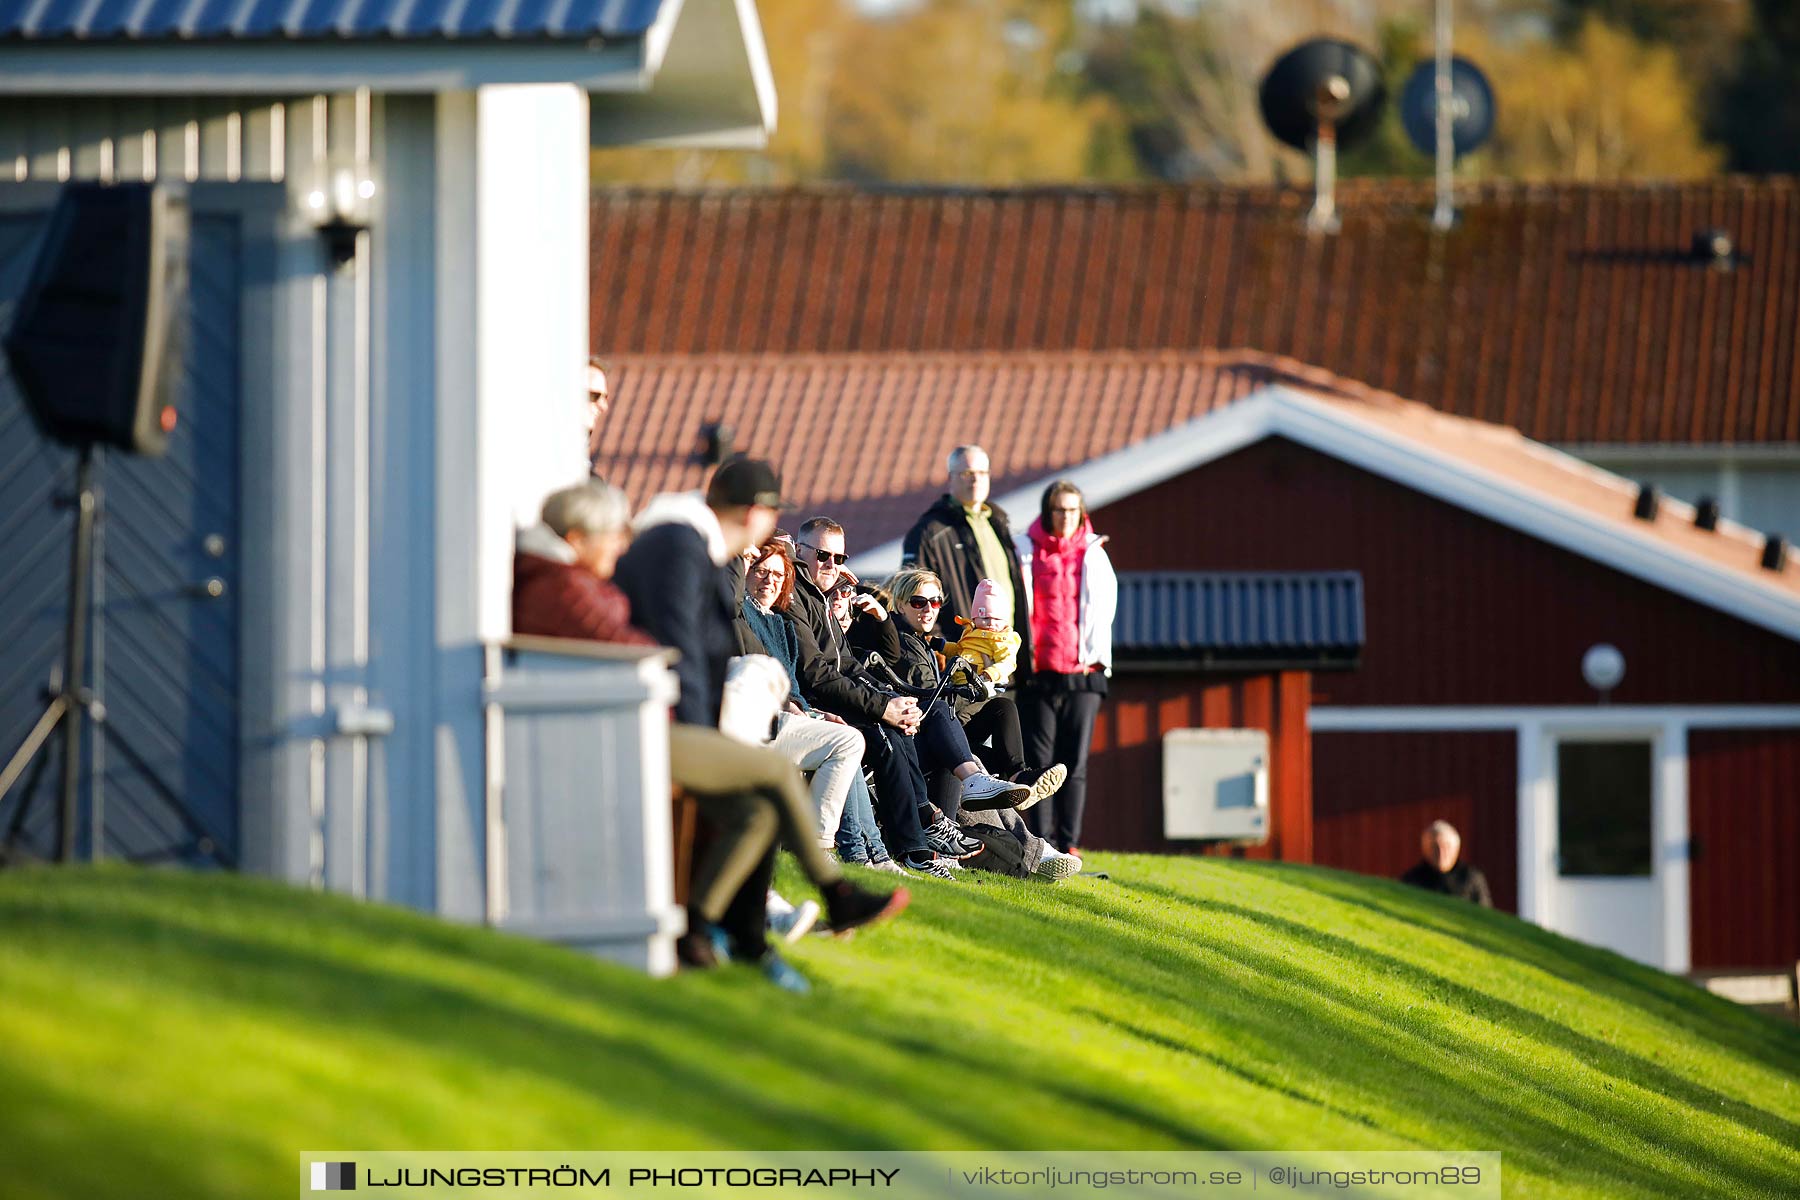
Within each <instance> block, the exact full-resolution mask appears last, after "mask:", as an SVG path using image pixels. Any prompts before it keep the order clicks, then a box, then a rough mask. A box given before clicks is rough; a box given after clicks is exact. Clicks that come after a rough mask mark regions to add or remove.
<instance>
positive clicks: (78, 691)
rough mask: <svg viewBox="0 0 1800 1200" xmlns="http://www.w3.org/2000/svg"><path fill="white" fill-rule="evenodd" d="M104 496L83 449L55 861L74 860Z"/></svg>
mask: <svg viewBox="0 0 1800 1200" xmlns="http://www.w3.org/2000/svg"><path fill="white" fill-rule="evenodd" d="M98 500H99V498H98V497H97V496H96V495H95V492H94V448H93V446H92V445H84V446H82V447H81V460H80V462H79V463H78V464H77V466H76V468H75V505H76V507H75V542H74V545H73V546H71V547H70V551H69V627H68V636H67V644H66V645H65V646H64V647H63V653H64V654H65V655H66V656H67V658H66V660H65V664H64V667H63V695H64V696H75V697H77V698H78V702H77V703H71V704H67V705H65V706H64V708H63V721H62V733H63V763H62V768H63V776H62V805H61V807H60V808H59V809H58V810H57V815H56V860H57V861H58V862H62V863H71V862H74V861H75V820H76V816H75V812H76V795H77V792H78V790H79V788H80V786H81V718H82V715H83V713H82V708H83V706H84V703H85V693H84V692H83V691H82V682H81V678H82V670H83V669H84V667H85V666H86V664H85V663H84V662H83V657H84V655H85V654H86V653H87V632H88V584H89V582H90V577H91V576H92V574H93V562H94V509H95V507H96V506H97V504H98Z"/></svg>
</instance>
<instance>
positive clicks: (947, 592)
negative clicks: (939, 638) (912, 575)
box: [900, 446, 1049, 766]
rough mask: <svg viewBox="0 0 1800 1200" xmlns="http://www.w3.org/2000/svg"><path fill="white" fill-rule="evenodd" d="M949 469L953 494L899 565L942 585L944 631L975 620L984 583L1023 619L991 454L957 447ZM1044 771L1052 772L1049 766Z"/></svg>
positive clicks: (924, 519)
mask: <svg viewBox="0 0 1800 1200" xmlns="http://www.w3.org/2000/svg"><path fill="white" fill-rule="evenodd" d="M945 466H946V467H947V468H948V470H949V474H950V487H949V490H948V491H946V492H945V493H944V494H943V495H942V496H940V497H939V498H938V501H937V503H936V504H933V505H932V506H931V507H930V508H928V509H926V510H925V513H924V515H923V516H921V517H920V518H919V519H918V520H917V521H916V522H914V524H913V527H912V528H911V529H909V530H907V531H906V537H905V538H904V539H902V541H901V543H900V565H901V566H905V567H920V568H922V569H924V570H927V571H930V572H931V573H932V574H934V575H936V576H937V577H938V578H939V579H941V580H943V581H944V614H943V619H942V621H941V622H940V624H941V625H942V627H943V628H945V629H955V628H956V618H957V617H962V618H963V619H965V620H969V621H972V620H974V618H975V589H976V588H978V587H980V586H981V581H982V580H983V579H991V580H992V581H993V584H994V587H995V588H996V589H997V591H998V593H999V595H998V598H997V601H996V603H997V604H998V606H999V607H1000V608H1001V609H1002V610H1003V611H1006V612H1010V613H1023V612H1024V611H1025V606H1026V604H1027V602H1028V599H1029V596H1030V593H1029V591H1028V590H1027V589H1026V587H1025V577H1024V569H1023V566H1022V565H1021V562H1020V551H1018V550H1017V549H1016V548H1015V545H1014V540H1013V532H1012V526H1011V525H1010V524H1009V523H1008V521H1007V519H1006V513H1005V511H1004V510H1003V509H1000V508H998V507H996V506H995V505H992V504H989V503H988V493H989V491H990V489H991V488H992V484H993V478H992V475H991V474H990V469H989V465H988V456H987V451H986V450H983V449H982V448H981V447H980V446H958V447H957V448H956V449H954V450H952V451H951V452H950V458H949V460H948V461H947V462H946V463H945ZM1018 625H1019V636H1020V637H1021V638H1022V639H1023V642H1022V644H1021V645H1020V646H1019V655H1018V662H1019V667H1018V669H1019V673H1020V674H1023V673H1025V672H1028V671H1030V670H1031V654H1032V650H1031V630H1030V629H1029V628H1027V627H1026V625H1025V623H1024V622H1023V621H1020V622H1018ZM1042 765H1044V766H1048V765H1049V762H1048V760H1046V761H1045V762H1044V763H1043V764H1042Z"/></svg>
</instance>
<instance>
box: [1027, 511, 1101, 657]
mask: <svg viewBox="0 0 1800 1200" xmlns="http://www.w3.org/2000/svg"><path fill="white" fill-rule="evenodd" d="M1092 531H1093V527H1092V526H1091V525H1089V523H1088V521H1087V518H1086V517H1083V518H1082V521H1081V527H1080V528H1079V529H1077V530H1076V531H1075V533H1074V534H1073V535H1072V536H1070V537H1066V538H1061V537H1054V536H1052V535H1051V534H1050V533H1048V532H1047V531H1046V530H1045V529H1044V519H1043V518H1042V517H1039V518H1038V519H1037V520H1035V521H1033V522H1032V523H1031V528H1030V529H1029V530H1028V531H1027V532H1026V536H1027V537H1028V538H1029V539H1030V540H1031V568H1030V574H1031V644H1032V647H1033V652H1034V653H1035V655H1036V665H1037V669H1038V670H1040V671H1055V672H1056V673H1058V674H1060V675H1080V674H1083V673H1084V672H1086V670H1087V668H1088V664H1087V663H1085V662H1083V661H1082V660H1081V563H1082V559H1084V558H1085V557H1086V556H1087V548H1088V538H1089V535H1090V534H1091V533H1092Z"/></svg>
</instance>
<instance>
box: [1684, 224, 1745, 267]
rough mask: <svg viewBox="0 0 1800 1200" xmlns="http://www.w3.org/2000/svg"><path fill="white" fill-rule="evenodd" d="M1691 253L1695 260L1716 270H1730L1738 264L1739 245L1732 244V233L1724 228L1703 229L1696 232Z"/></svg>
mask: <svg viewBox="0 0 1800 1200" xmlns="http://www.w3.org/2000/svg"><path fill="white" fill-rule="evenodd" d="M1690 253H1691V255H1692V256H1693V259H1694V261H1695V262H1697V263H1702V264H1704V265H1706V266H1709V267H1711V268H1712V269H1713V270H1715V271H1729V270H1731V268H1733V267H1735V266H1737V247H1736V246H1735V245H1733V244H1732V241H1731V234H1730V233H1729V232H1728V231H1726V230H1723V229H1702V230H1700V231H1699V232H1698V233H1696V234H1694V240H1693V242H1692V243H1691V246H1690Z"/></svg>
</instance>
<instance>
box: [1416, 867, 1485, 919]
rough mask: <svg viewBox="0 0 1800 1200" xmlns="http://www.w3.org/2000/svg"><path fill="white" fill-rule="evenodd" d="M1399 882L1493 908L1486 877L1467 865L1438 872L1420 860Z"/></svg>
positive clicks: (1479, 869)
mask: <svg viewBox="0 0 1800 1200" xmlns="http://www.w3.org/2000/svg"><path fill="white" fill-rule="evenodd" d="M1400 882H1401V883H1409V884H1411V885H1412V886H1413V887H1417V888H1424V889H1425V890H1426V891H1428V892H1441V893H1443V894H1444V895H1446V896H1458V897H1461V898H1462V899H1464V900H1473V901H1474V902H1475V903H1476V904H1479V905H1481V907H1483V908H1492V907H1494V898H1493V896H1491V895H1490V894H1489V893H1488V881H1487V876H1486V875H1483V874H1482V873H1481V868H1479V867H1471V866H1470V865H1469V864H1468V863H1457V864H1456V865H1455V866H1453V867H1451V868H1450V869H1449V870H1448V871H1440V870H1438V869H1437V868H1436V867H1434V866H1432V865H1431V864H1430V863H1428V862H1426V861H1425V860H1424V859H1420V860H1419V861H1418V862H1416V863H1414V864H1413V865H1412V866H1411V867H1409V868H1407V871H1406V874H1404V875H1402V876H1401V877H1400Z"/></svg>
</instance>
